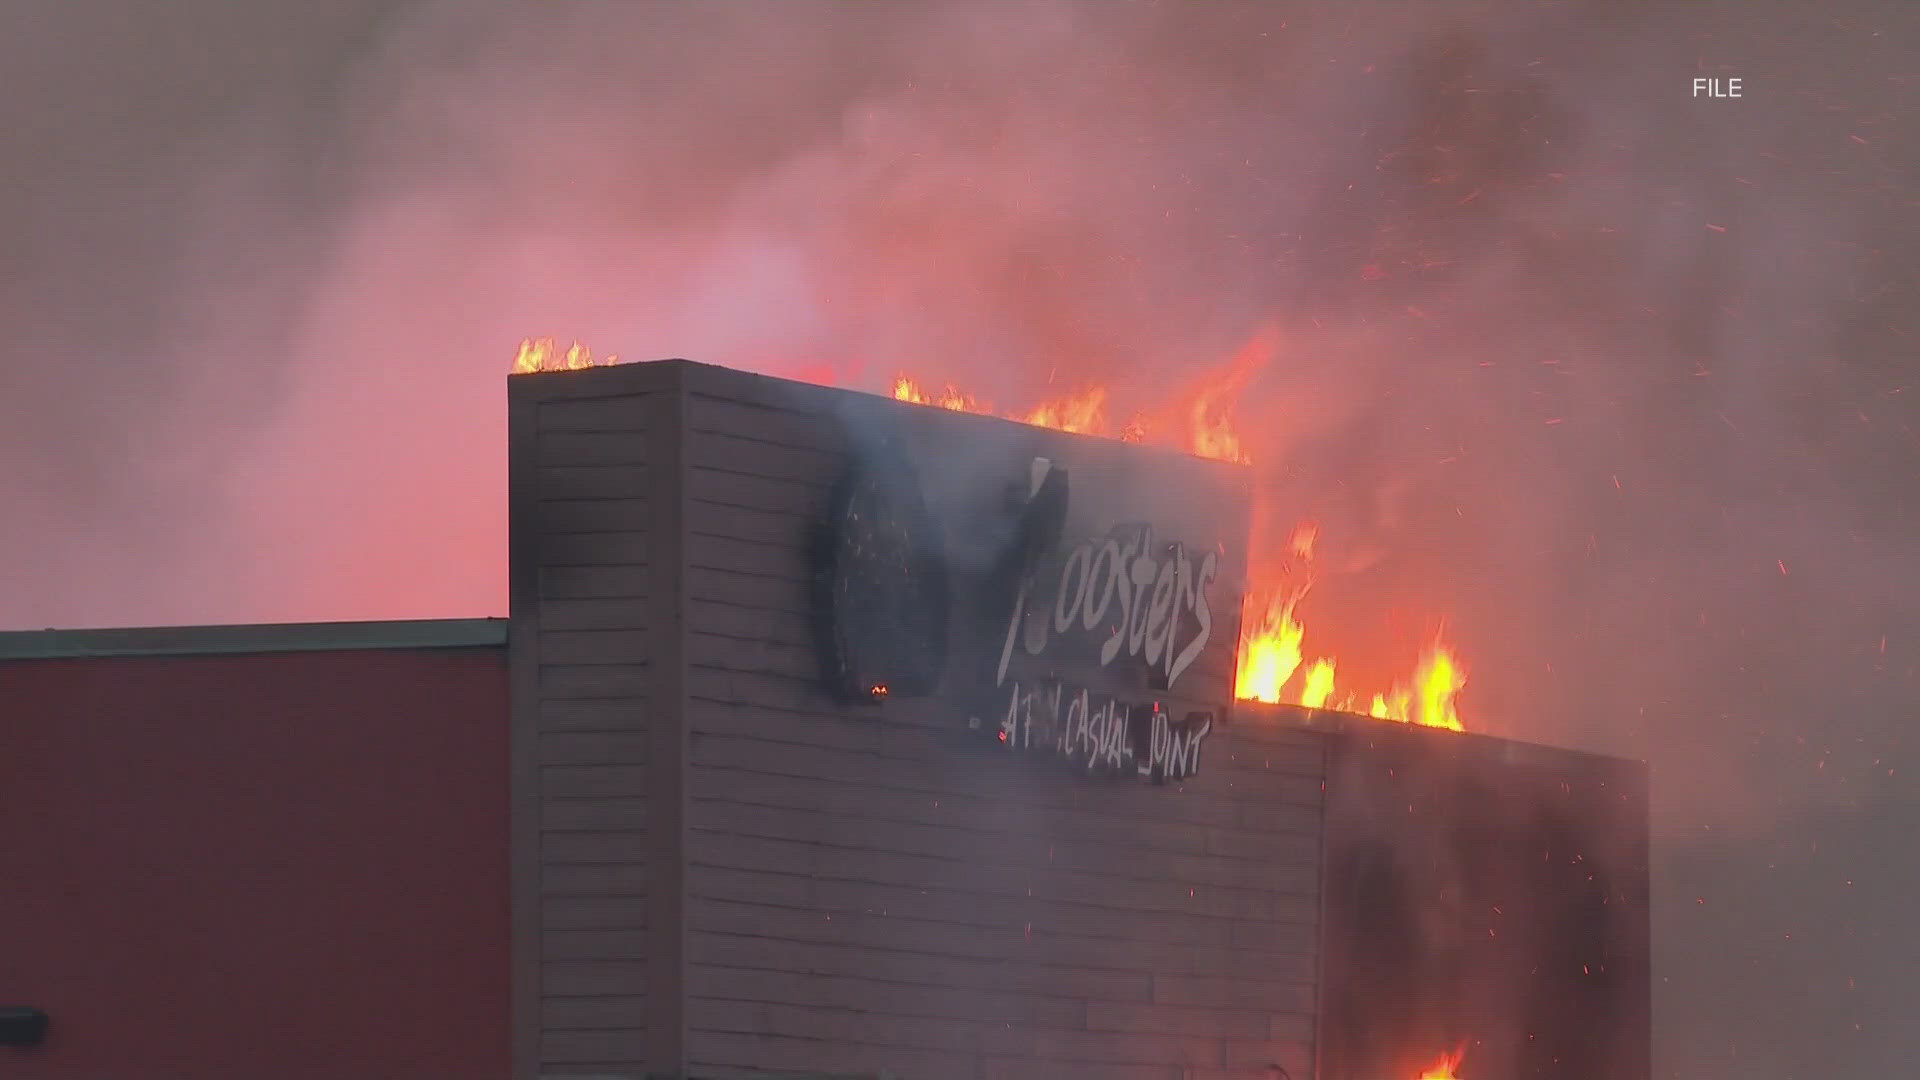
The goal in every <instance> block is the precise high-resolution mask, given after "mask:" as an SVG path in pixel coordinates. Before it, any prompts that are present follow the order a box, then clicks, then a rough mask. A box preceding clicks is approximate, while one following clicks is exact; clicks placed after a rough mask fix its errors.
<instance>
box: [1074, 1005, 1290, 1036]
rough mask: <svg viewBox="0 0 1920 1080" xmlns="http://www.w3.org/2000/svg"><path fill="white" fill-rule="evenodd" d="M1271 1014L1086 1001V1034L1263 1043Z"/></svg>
mask: <svg viewBox="0 0 1920 1080" xmlns="http://www.w3.org/2000/svg"><path fill="white" fill-rule="evenodd" d="M1272 1015H1273V1014H1272V1013H1271V1012H1269V1011H1267V1010H1265V1009H1260V1008H1255V1007H1251V1006H1249V1007H1244V1008H1231V1009H1197V1008H1189V1007H1187V1006H1183V1005H1141V1004H1139V1003H1137V1002H1131V1001H1090V1002H1087V1004H1086V1027H1087V1030H1088V1031H1127V1032H1135V1033H1138V1034H1144V1035H1211V1036H1214V1037H1217V1038H1229V1037H1231V1038H1241V1039H1266V1038H1269V1037H1270V1036H1271V1035H1272Z"/></svg>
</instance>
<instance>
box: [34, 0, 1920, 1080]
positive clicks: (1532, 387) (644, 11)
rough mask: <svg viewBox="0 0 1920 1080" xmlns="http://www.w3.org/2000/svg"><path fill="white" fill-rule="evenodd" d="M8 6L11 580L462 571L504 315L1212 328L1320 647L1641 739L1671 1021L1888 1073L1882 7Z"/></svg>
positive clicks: (794, 354)
mask: <svg viewBox="0 0 1920 1080" xmlns="http://www.w3.org/2000/svg"><path fill="white" fill-rule="evenodd" d="M4 19H5V21H6V23H7V27H6V33H4V34H0V120H3V121H4V123H0V228H3V229H4V236H5V238H6V243H5V244H4V245H0V319H4V325H5V335H4V338H0V494H4V495H5V506H6V507H7V509H6V510H5V511H3V512H0V513H4V517H0V625H5V626H7V627H17V628H37V627H43V626H86V625H133V624H165V623H196V622H248V621H294V620H325V619H351V618H397V617H456V616H479V615H498V614H503V613H504V611H505V607H506V603H505V574H506V559H505V549H506V528H505V485H504V482H503V480H504V476H505V461H506V452H507V448H506V444H505V424H504V414H505V398H504V393H503V389H504V382H505V370H506V366H507V363H508V361H509V359H510V357H511V354H512V350H513V348H514V346H515V344H516V343H517V342H518V341H519V340H520V339H521V338H522V337H524V336H529V335H555V336H559V337H561V338H563V339H572V338H578V339H580V340H582V341H585V342H587V343H589V344H591V345H592V346H593V347H594V348H595V349H596V350H598V351H600V352H602V353H607V352H613V353H618V354H620V355H621V357H622V358H623V359H629V360H637V359H653V358H658V357H665V356H684V357H689V358H692V359H698V360H703V361H708V362H713V363H720V364H727V365H730V366H735V367H745V368H751V369H754V370H760V371H765V372H768V373H772V374H780V375H788V376H795V377H803V378H809V379H814V380H819V381H827V380H831V381H834V382H837V383H840V384H842V385H848V386H854V387H858V388H863V389H873V390H878V389H882V388H883V387H884V386H885V383H886V380H887V379H888V378H890V377H891V376H892V375H893V374H895V373H896V372H900V371H907V372H912V373H915V374H917V375H919V376H921V377H923V378H924V379H926V380H927V381H929V382H933V383H940V382H944V381H947V380H953V381H955V382H958V383H962V384H964V386H965V388H967V389H969V390H971V391H973V392H975V393H978V394H981V395H983V396H986V397H989V398H992V399H993V400H995V401H997V402H1005V403H1007V404H1008V405H1010V406H1019V405H1026V404H1031V403H1033V402H1036V401H1038V400H1040V399H1041V398H1043V397H1046V396H1048V395H1050V394H1054V393H1057V392H1064V391H1069V390H1074V389H1078V388H1082V387H1085V386H1087V385H1091V384H1092V383H1093V382H1095V381H1098V382H1100V383H1102V384H1105V385H1109V386H1110V387H1111V389H1112V394H1113V397H1114V402H1113V405H1112V409H1113V411H1114V412H1115V413H1116V414H1124V413H1127V412H1131V411H1136V410H1138V411H1149V412H1151V411H1153V410H1164V409H1166V408H1169V407H1176V405H1177V402H1178V401H1179V400H1180V395H1181V394H1182V393H1184V392H1186V390H1185V388H1187V387H1190V386H1192V385H1194V383H1195V381H1196V380H1199V379H1202V378H1204V377H1205V375H1206V373H1208V372H1212V371H1217V370H1219V368H1220V367H1221V366H1222V365H1223V364H1225V363H1227V362H1228V361H1229V360H1230V359H1231V358H1232V357H1234V356H1235V355H1236V354H1241V353H1242V351H1243V350H1245V349H1247V348H1248V347H1249V343H1254V344H1255V346H1256V347H1263V348H1264V350H1265V351H1264V352H1262V354H1261V355H1262V357H1264V360H1265V362H1264V363H1263V364H1262V365H1261V366H1260V367H1259V368H1258V369H1257V370H1255V371H1254V373H1253V375H1252V377H1251V381H1250V383H1249V385H1248V386H1247V388H1246V389H1245V391H1244V393H1243V394H1242V395H1241V397H1240V398H1239V400H1238V403H1237V405H1236V407H1235V412H1234V415H1235V419H1236V421H1237V422H1238V424H1239V425H1240V427H1241V429H1242V431H1243V432H1244V434H1245V435H1246V438H1247V440H1248V443H1249V447H1250V452H1251V453H1252V455H1253V457H1254V459H1255V462H1256V465H1257V467H1258V469H1259V476H1260V481H1259V483H1260V487H1261V491H1262V494H1263V508H1264V512H1266V513H1270V514H1271V515H1272V516H1273V517H1274V518H1275V519H1276V521H1277V522H1279V523H1280V524H1290V523H1291V522H1292V521H1294V520H1313V521H1316V522H1318V523H1319V524H1320V527H1321V545H1320V546H1321V552H1322V554H1321V555H1320V556H1319V558H1320V562H1321V567H1320V570H1321V574H1320V577H1319V579H1318V580H1317V581H1316V584H1315V587H1314V591H1313V593H1312V595H1311V598H1310V600H1309V601H1308V603H1307V605H1306V608H1305V614H1306V616H1307V623H1308V628H1309V639H1308V641H1307V651H1308V653H1309V655H1319V654H1321V653H1325V654H1329V655H1335V656H1338V657H1339V658H1340V662H1341V665H1342V671H1343V672H1350V673H1352V677H1353V678H1355V679H1359V680H1362V681H1366V682H1369V683H1373V682H1377V681H1378V680H1380V679H1383V678H1385V677H1386V676H1387V675H1388V674H1390V673H1392V672H1394V671H1397V670H1402V669H1404V668H1405V667H1406V666H1407V662H1408V660H1410V658H1411V656H1412V655H1413V653H1414V652H1415V651H1416V650H1417V649H1418V647H1419V645H1420V644H1421V643H1422V642H1423V641H1424V640H1426V639H1428V638H1430V637H1431V635H1432V634H1433V633H1434V632H1435V631H1436V628H1438V627H1440V626H1441V625H1442V623H1444V629H1445V633H1446V634H1447V636H1448V638H1449V639H1450V640H1451V641H1453V642H1454V643H1455V644H1456V645H1457V647H1458V649H1459V651H1460V652H1461V654H1462V655H1463V656H1464V657H1465V659H1466V661H1467V663H1468V664H1469V666H1470V669H1471V673H1470V682H1469V684H1468V687H1467V690H1466V691H1465V693H1464V695H1463V701H1462V704H1463V710H1464V712H1465V714H1466V716H1467V718H1468V721H1469V724H1470V725H1471V726H1473V727H1475V728H1478V729H1480V730H1485V731H1490V732H1493V733H1496V734H1502V735H1508V736H1513V737H1517V738H1523V739H1530V740H1535V741H1542V742H1550V743H1556V744H1561V745H1569V746H1575V747H1581V748H1586V749H1592V750H1597V751H1603V752H1609V753H1618V754H1625V755H1631V756H1637V757H1645V758H1647V759H1649V760H1650V761H1651V762H1652V763H1653V767H1654V771H1655V789H1656V795H1655V800H1656V807H1655V810H1656V846H1657V850H1658V858H1657V865H1656V868H1655V870H1656V884H1655V891H1656V896H1657V900H1658V904H1659V908H1658V911H1657V913H1656V925H1657V930H1658V934H1659V939H1658V941H1657V942H1656V965H1655V967H1656V1010H1657V1027H1658V1030H1657V1033H1656V1043H1657V1055H1658V1075H1660V1076H1663V1077H1679V1078H1696V1077H1721V1076H1725V1077H1732V1076H1736V1075H1737V1076H1740V1077H1776V1076H1777V1077H1837V1076H1893V1075H1904V1074H1905V1073H1906V1072H1910V1071H1911V1060H1912V1056H1913V1052H1914V1050H1915V1049H1920V1047H1916V1045H1915V1036H1912V1035H1910V1034H1908V1033H1907V1032H1906V1031H1904V1030H1902V1027H1901V1025H1902V1023H1903V1022H1904V1021H1905V1020H1906V1019H1907V1014H1906V1012H1905V1011H1904V1010H1903V1009H1902V1004H1903V1002H1904V1001H1906V1000H1908V999H1909V998H1910V997H1911V996H1913V995H1915V994H1916V993H1920V984H1916V976H1915V975H1914V974H1913V970H1914V964H1913V961H1914V960H1915V959H1916V958H1920V948H1916V946H1920V933H1916V931H1915V930H1914V929H1913V928H1912V927H1911V926H1910V925H1908V922H1907V920H1908V918H1909V916H1908V912H1909V911H1910V909H1911V904H1910V900H1909V898H1910V897H1911V896H1912V895H1913V889H1914V886H1915V885H1916V884H1920V882H1916V881H1915V868H1914V867H1915V863H1914V859H1913V857H1912V856H1911V854H1910V852H1909V850H1908V847H1909V845H1908V844H1907V843H1906V841H1905V837H1906V834H1907V833H1909V832H1910V830H1911V828H1912V827H1913V826H1914V825H1915V824H1916V823H1920V797H1916V793H1915V790H1914V787H1913V782H1912V780H1911V774H1910V773H1909V771H1908V762H1907V760H1906V758H1905V756H1904V755H1905V751H1906V747H1907V745H1908V742H1909V740H1908V739H1907V728H1908V725H1909V724H1911V723H1912V722H1913V721H1914V719H1915V716H1916V712H1917V711H1920V710H1916V705H1920V693H1917V692H1916V689H1915V668H1916V664H1920V580H1917V578H1920V571H1917V570H1916V567H1915V565H1914V557H1915V543H1914V541H1913V537H1914V536H1915V535H1916V526H1920V468H1917V467H1920V435H1917V434H1916V431H1915V427H1914V421H1915V415H1914V413H1915V409H1914V402H1915V399H1916V397H1920V379H1916V372H1917V371H1920V364H1916V362H1915V360H1914V358H1913V353H1914V343H1915V336H1916V333H1917V332H1920V316H1916V314H1915V277H1916V273H1917V272H1920V255H1916V248H1915V237H1914V232H1915V215H1916V204H1917V203H1920V177H1917V176H1916V157H1915V150H1914V141H1913V139H1914V134H1915V124H1914V121H1913V119H1912V117H1913V116H1914V115H1915V106H1916V104H1920V102H1916V85H1917V83H1920V72H1916V71H1915V70H1914V61H1915V59H1916V57H1917V56H1920V52H1916V45H1920V39H1917V38H1916V15H1915V14H1913V13H1912V12H1911V11H1910V10H1909V5H1905V4H1901V3H1893V2H1889V3H1882V4H1865V3H1853V4H1837V5H1836V4H1797V5H1789V4H1765V3H1741V4H1718V5H1715V4H1691V5H1670V6H1669V5H1659V6H1656V5H1636V4H1623V3H1592V4H1521V3H1500V4H1493V3H1475V4H1468V3H1433V4H1391V5H1388V4H1359V3H1351V4H1327V5H1282V4H1258V5H1252V4H1231V3H1218V4H1206V5H1182V4H1144V3H1120V2H1115V3H1086V4H1064V3H1062V4H1038V3H1036V4H1005V3H968V4H908V3H902V4H886V5H881V4H837V5H836V4H817V3H783V4H774V3H759V4H756V3H712V4H667V3H642V2H634V3H614V2H604V3H588V2H579V3H559V2H555V3H539V4H534V3H521V4H513V3H503V2H481V0H462V2H458V3H454V2H446V3H406V2H402V0H359V2H351V3H349V2H337V3H332V4H327V5H316V4H302V3H293V2H289V0H271V2H263V0H248V2H244V3H243V2H238V0H235V2H232V3H215V2H211V0H195V2H190V3H189V2H182V3H176V4H168V5H139V4H132V3H105V2H97V3H89V2H73V3H53V2H49V0H41V2H28V3H16V4H13V5H10V6H9V8H8V10H7V12H6V14H5V16H4ZM1696 77H1702V78H1704V77H1713V78H1719V79H1726V78H1733V77H1737V78H1740V79H1741V80H1742V96H1741V97H1739V98H1738V99H1731V98H1719V99H1715V98H1697V97H1695V96H1693V93H1692V89H1691V88H1692V81H1693V80H1694V79H1695V78H1696ZM1258 558H1259V554H1258V552H1256V553H1255V559H1256V561H1258ZM1470 1064H1471V1062H1470V1061H1469V1065H1470ZM1468 1075H1471V1073H1469V1074H1468Z"/></svg>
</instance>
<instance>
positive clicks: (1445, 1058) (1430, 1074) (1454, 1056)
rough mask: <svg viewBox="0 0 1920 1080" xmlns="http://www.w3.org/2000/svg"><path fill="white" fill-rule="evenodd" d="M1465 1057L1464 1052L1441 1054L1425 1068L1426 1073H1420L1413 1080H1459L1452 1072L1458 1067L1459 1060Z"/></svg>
mask: <svg viewBox="0 0 1920 1080" xmlns="http://www.w3.org/2000/svg"><path fill="white" fill-rule="evenodd" d="M1466 1056H1467V1055H1466V1052H1465V1051H1455V1052H1454V1053H1451V1054H1441V1055H1440V1057H1439V1059H1438V1060H1437V1061H1435V1062H1434V1063H1433V1064H1431V1065H1429V1066H1427V1068H1426V1071H1425V1072H1422V1073H1421V1074H1420V1075H1419V1076H1418V1077H1415V1078H1414V1080H1460V1077H1459V1076H1458V1074H1456V1073H1455V1072H1454V1071H1453V1070H1455V1069H1457V1068H1459V1067H1460V1059H1461V1058H1463V1057H1466Z"/></svg>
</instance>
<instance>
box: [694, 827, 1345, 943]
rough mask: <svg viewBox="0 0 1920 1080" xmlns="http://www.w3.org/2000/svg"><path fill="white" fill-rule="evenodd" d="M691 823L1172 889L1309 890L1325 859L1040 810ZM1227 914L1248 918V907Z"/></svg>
mask: <svg viewBox="0 0 1920 1080" xmlns="http://www.w3.org/2000/svg"><path fill="white" fill-rule="evenodd" d="M688 821H689V823H690V824H691V825H692V827H694V828H696V829H704V830H707V831H709V832H725V833H733V834H736V835H741V836H757V837H762V838H766V839H777V840H798V841H802V842H806V843H817V844H828V845H833V846H836V847H850V848H860V849H871V850H875V851H884V852H888V853H895V854H905V855H919V856H929V857H932V858H943V859H958V860H961V861H962V862H964V863H965V864H966V865H968V866H969V867H981V866H983V865H997V866H1007V867H1031V868H1044V869H1047V870H1049V871H1076V872H1085V873H1088V874H1099V875H1104V876H1108V877H1112V878H1117V879H1126V880H1128V881H1137V882H1142V883H1152V884H1153V886H1154V887H1155V888H1157V889H1160V890H1163V891H1166V892H1167V893H1168V894H1171V893H1174V892H1185V891H1189V890H1191V889H1192V888H1194V887H1196V886H1208V887H1212V888H1213V889H1215V890H1217V891H1218V892H1219V893H1220V894H1222V895H1226V894H1228V893H1230V892H1241V891H1244V892H1254V893H1258V892H1265V891H1274V892H1288V893H1296V894H1305V893H1307V892H1309V891H1311V889H1312V888H1313V883H1314V880H1315V867H1316V866H1317V864H1318V859H1319V846H1318V845H1317V844H1302V845H1300V846H1299V847H1298V849H1297V850H1296V851H1295V853H1294V858H1293V859H1292V860H1291V861H1290V862H1288V863H1284V864H1272V865H1266V864H1258V865H1248V864H1246V863H1244V862H1241V861H1237V860H1222V859H1208V858H1199V857H1188V856H1183V855H1176V854H1173V853H1169V852H1154V851H1152V850H1151V849H1141V848H1136V847H1133V846H1131V845H1123V844H1099V843H1094V842H1088V841H1082V840H1080V838H1078V837H1075V836H1073V835H1072V834H1071V833H1066V832H1063V831H1060V830H1057V829H1055V828H1052V827H1051V825H1052V823H1051V822H1049V821H1047V820H1046V818H1045V816H1044V815H1042V814H1039V813H1037V812H1036V813H1034V814H1032V815H1030V816H1029V820H1028V821H1027V822H1025V823H1024V824H1026V825H1027V826H1028V827H1027V828H1025V829H1018V828H1016V829H1010V830H996V829H993V828H991V825H990V824H987V827H984V828H983V827H981V826H980V824H975V825H974V827H971V828H968V827H959V826H936V825H917V824H905V823H900V822H893V821H885V820H877V819H874V818H871V817H864V818H863V817H857V816H853V815H840V814H825V813H819V812H814V811H806V810H798V809H776V808H771V807H763V806H754V805H751V804H746V803H737V802H731V801H727V800H707V799H699V800H694V801H693V802H692V803H691V804H690V807H689V816H688ZM982 824H984V823H982ZM1016 824H1018V823H1016ZM1264 903H1265V899H1264V898H1263V897H1258V896H1255V897H1247V898H1245V905H1246V908H1247V909H1248V910H1262V909H1263V907H1262V906H1263V905H1264ZM1227 914H1230V915H1233V916H1240V917H1245V916H1246V914H1247V911H1243V910H1234V911H1231V912H1227Z"/></svg>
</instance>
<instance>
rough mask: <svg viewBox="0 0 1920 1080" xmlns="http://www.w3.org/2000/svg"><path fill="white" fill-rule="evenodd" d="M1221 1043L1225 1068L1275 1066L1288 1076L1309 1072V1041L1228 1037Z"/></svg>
mask: <svg viewBox="0 0 1920 1080" xmlns="http://www.w3.org/2000/svg"><path fill="white" fill-rule="evenodd" d="M1223 1045H1224V1047H1225V1049H1226V1057H1227V1060H1226V1066H1227V1067H1228V1068H1229V1069H1271V1068H1272V1067H1273V1066H1275V1065H1278V1066H1280V1067H1281V1068H1282V1069H1284V1070H1286V1072H1287V1074H1288V1075H1289V1076H1300V1077H1307V1076H1311V1075H1313V1072H1312V1069H1313V1065H1312V1062H1313V1043H1312V1042H1311V1041H1309V1040H1307V1039H1228V1040H1226V1041H1225V1043H1224V1044H1223ZM1262 1075H1272V1074H1271V1073H1270V1072H1267V1073H1263V1074H1262Z"/></svg>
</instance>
